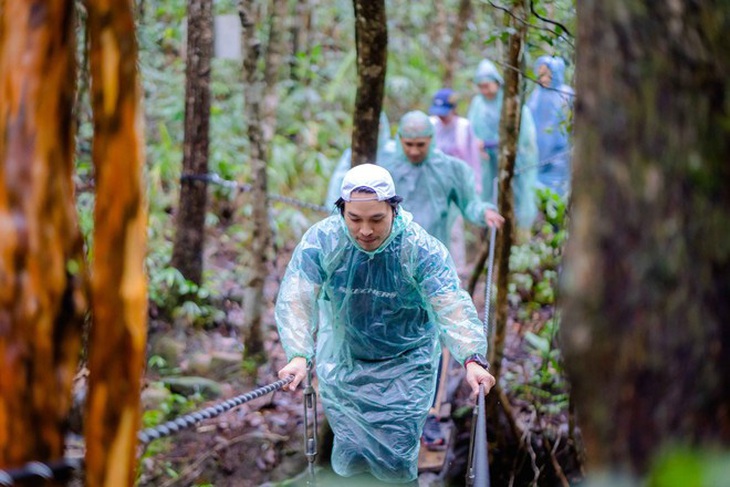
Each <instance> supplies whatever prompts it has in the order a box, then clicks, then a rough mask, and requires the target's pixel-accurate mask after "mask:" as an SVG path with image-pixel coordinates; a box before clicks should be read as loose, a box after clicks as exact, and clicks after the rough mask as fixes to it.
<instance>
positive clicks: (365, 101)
mask: <svg viewBox="0 0 730 487" xmlns="http://www.w3.org/2000/svg"><path fill="white" fill-rule="evenodd" d="M353 4H354V6H355V46H356V48H357V95H356V96H355V113H354V115H353V123H352V126H353V128H352V165H353V166H357V165H358V164H365V163H374V162H375V159H376V156H377V153H378V129H379V124H380V111H381V109H382V107H383V94H384V92H385V72H386V68H387V64H388V63H387V61H388V24H387V22H386V20H387V18H386V13H385V0H353Z"/></svg>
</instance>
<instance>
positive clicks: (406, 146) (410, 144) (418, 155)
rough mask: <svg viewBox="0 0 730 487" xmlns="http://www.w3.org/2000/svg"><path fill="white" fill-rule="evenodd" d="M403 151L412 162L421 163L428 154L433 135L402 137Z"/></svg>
mask: <svg viewBox="0 0 730 487" xmlns="http://www.w3.org/2000/svg"><path fill="white" fill-rule="evenodd" d="M400 143H401V145H402V146H403V152H404V153H405V155H406V157H407V158H408V160H409V161H411V163H412V164H420V163H422V162H423V161H424V160H425V159H426V156H427V155H428V149H429V147H430V146H431V137H413V138H401V139H400Z"/></svg>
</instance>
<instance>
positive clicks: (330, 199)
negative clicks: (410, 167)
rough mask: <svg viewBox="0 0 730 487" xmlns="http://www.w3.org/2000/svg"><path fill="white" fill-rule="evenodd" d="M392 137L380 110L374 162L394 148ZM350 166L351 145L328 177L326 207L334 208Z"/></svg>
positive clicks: (387, 155) (387, 154)
mask: <svg viewBox="0 0 730 487" xmlns="http://www.w3.org/2000/svg"><path fill="white" fill-rule="evenodd" d="M394 147H395V146H394V145H393V139H392V138H391V137H390V122H389V121H388V116H387V115H386V114H385V112H380V122H379V125H378V153H377V156H376V161H375V162H376V163H377V162H379V161H382V160H383V159H384V158H387V157H390V155H391V154H392V153H393V150H394ZM351 167H352V147H348V148H347V149H345V151H344V152H343V153H342V156H340V160H339V161H337V165H336V166H335V170H334V172H333V173H332V177H331V178H330V182H329V185H328V186H327V197H326V198H325V201H324V206H326V207H327V208H334V206H335V202H336V201H337V199H338V198H339V197H340V186H342V178H344V177H345V173H346V172H347V171H349V170H350V168H351Z"/></svg>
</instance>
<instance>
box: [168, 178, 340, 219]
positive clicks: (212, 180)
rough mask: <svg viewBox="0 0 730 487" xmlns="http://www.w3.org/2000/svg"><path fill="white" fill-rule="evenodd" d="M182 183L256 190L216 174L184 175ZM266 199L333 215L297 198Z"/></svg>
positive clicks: (322, 208) (324, 208)
mask: <svg viewBox="0 0 730 487" xmlns="http://www.w3.org/2000/svg"><path fill="white" fill-rule="evenodd" d="M180 181H181V182H184V181H202V182H204V183H210V184H215V185H217V186H221V187H224V188H228V189H234V190H238V191H240V192H242V193H250V192H251V191H253V189H254V188H253V186H252V185H250V184H246V183H238V182H236V181H231V180H230V179H223V178H222V177H220V176H219V175H218V174H216V173H214V172H211V173H207V174H190V173H187V174H183V175H181V176H180ZM266 197H267V198H268V199H269V200H271V201H278V202H279V203H285V204H287V205H291V206H296V207H299V208H304V209H307V210H313V211H318V212H321V213H331V211H332V209H331V208H328V207H326V206H323V205H315V204H314V203H308V202H306V201H301V200H298V199H296V198H291V197H289V196H281V195H278V194H267V195H266Z"/></svg>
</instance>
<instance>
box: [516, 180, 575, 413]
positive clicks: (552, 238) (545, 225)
mask: <svg viewBox="0 0 730 487" xmlns="http://www.w3.org/2000/svg"><path fill="white" fill-rule="evenodd" d="M538 206H539V210H540V216H539V217H538V220H537V222H536V223H535V227H534V233H533V235H532V237H531V238H530V240H529V241H528V242H526V243H523V244H521V245H516V246H514V247H513V248H512V253H511V254H510V280H509V296H508V300H509V302H510V305H511V306H512V307H513V308H516V309H517V318H518V320H521V321H523V322H528V321H529V322H532V323H533V326H536V328H535V329H534V330H533V331H527V332H526V333H525V335H524V340H525V345H526V351H527V352H528V354H529V358H528V359H526V360H525V361H524V362H523V363H522V368H523V370H522V371H521V373H520V374H519V375H518V374H517V372H515V371H514V370H507V371H506V372H505V379H506V381H507V383H508V384H511V385H512V387H513V392H514V393H515V394H516V395H517V396H518V397H521V398H523V399H524V400H526V401H527V402H528V403H530V404H532V405H533V407H535V408H537V409H538V410H539V411H540V412H541V413H544V414H559V413H561V412H562V411H564V410H565V409H566V408H567V405H568V394H567V389H568V387H567V383H566V381H565V374H564V370H563V366H562V358H561V353H560V349H559V347H558V344H557V336H558V330H559V327H560V316H559V313H558V311H557V310H556V309H554V308H555V306H556V305H557V303H556V293H557V286H558V269H559V267H560V261H561V258H562V252H563V247H564V244H565V241H566V238H567V231H566V228H565V226H566V223H567V221H566V217H567V213H566V212H567V208H566V203H565V201H564V200H563V199H561V198H560V197H559V196H558V195H557V194H556V193H554V192H553V191H551V190H549V189H546V190H540V191H539V192H538ZM547 307H551V308H553V309H552V318H550V319H548V320H547V321H546V322H544V323H543V322H541V321H540V320H538V321H537V322H535V320H533V319H532V317H533V315H534V314H535V313H539V312H540V311H541V310H543V309H545V308H547ZM548 309H549V308H548Z"/></svg>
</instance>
